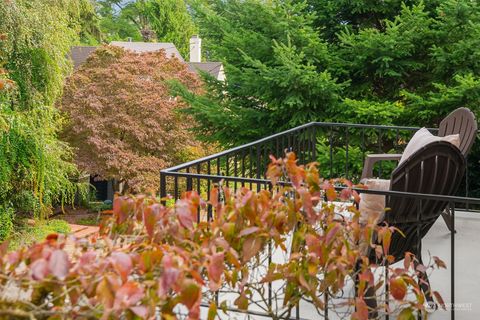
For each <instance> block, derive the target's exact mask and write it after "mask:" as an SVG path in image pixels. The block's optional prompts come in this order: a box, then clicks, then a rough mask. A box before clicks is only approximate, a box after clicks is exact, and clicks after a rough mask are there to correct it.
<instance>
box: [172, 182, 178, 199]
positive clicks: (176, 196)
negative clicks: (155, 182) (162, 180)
mask: <svg viewBox="0 0 480 320" xmlns="http://www.w3.org/2000/svg"><path fill="white" fill-rule="evenodd" d="M173 183H174V187H173V195H174V198H173V200H175V201H177V199H178V176H175V178H174V179H173Z"/></svg>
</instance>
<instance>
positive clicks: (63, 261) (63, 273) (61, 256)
mask: <svg viewBox="0 0 480 320" xmlns="http://www.w3.org/2000/svg"><path fill="white" fill-rule="evenodd" d="M48 268H49V269H50V271H51V272H52V274H53V275H54V276H55V277H57V278H58V279H60V280H65V278H66V277H67V275H68V270H69V268H70V262H69V261H68V255H67V253H66V252H65V251H63V250H59V249H57V250H54V251H53V252H52V254H51V255H50V259H49V261H48Z"/></svg>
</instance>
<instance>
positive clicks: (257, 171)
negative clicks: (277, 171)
mask: <svg viewBox="0 0 480 320" xmlns="http://www.w3.org/2000/svg"><path fill="white" fill-rule="evenodd" d="M261 151H262V150H261V149H260V146H257V161H256V164H257V170H256V177H257V179H260V158H261V155H262V153H261ZM256 185H257V192H259V191H260V184H259V183H258V182H257V183H256Z"/></svg>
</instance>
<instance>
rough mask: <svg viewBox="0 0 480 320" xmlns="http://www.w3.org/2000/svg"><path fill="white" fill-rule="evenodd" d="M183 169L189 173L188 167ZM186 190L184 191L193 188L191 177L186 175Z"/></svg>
mask: <svg viewBox="0 0 480 320" xmlns="http://www.w3.org/2000/svg"><path fill="white" fill-rule="evenodd" d="M185 171H186V172H187V173H190V167H187V169H185ZM186 187H187V190H186V191H192V190H193V181H192V177H187V186H186Z"/></svg>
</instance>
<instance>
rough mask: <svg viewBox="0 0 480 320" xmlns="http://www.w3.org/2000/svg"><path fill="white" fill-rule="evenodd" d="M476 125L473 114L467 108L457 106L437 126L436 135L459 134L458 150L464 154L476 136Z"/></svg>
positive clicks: (468, 150)
mask: <svg viewBox="0 0 480 320" xmlns="http://www.w3.org/2000/svg"><path fill="white" fill-rule="evenodd" d="M477 130H478V125H477V121H476V119H475V115H474V114H473V112H472V111H470V110H469V109H467V108H458V109H456V110H454V111H453V112H452V113H450V114H449V115H448V116H446V117H445V118H444V119H443V120H442V122H440V126H439V127H438V136H440V137H444V136H447V135H451V134H459V135H460V148H459V149H460V151H462V154H463V155H464V156H466V155H467V154H468V152H470V149H471V148H472V145H473V143H474V142H475V138H476V137H477Z"/></svg>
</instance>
